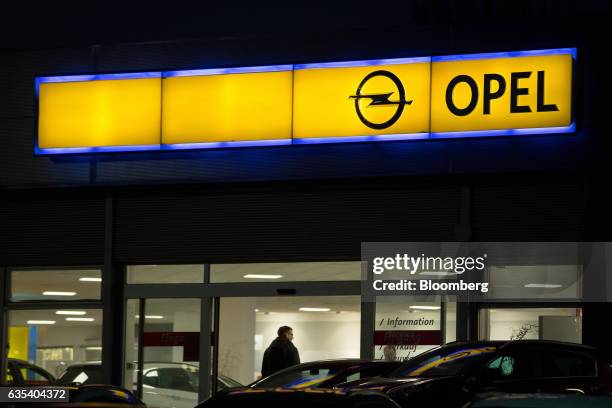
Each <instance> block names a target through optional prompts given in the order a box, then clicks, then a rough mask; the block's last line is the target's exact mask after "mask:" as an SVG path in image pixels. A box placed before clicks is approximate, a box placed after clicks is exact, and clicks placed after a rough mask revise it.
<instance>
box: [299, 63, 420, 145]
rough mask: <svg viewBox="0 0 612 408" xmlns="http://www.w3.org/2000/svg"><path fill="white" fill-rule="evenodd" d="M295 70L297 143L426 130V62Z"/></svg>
mask: <svg viewBox="0 0 612 408" xmlns="http://www.w3.org/2000/svg"><path fill="white" fill-rule="evenodd" d="M393 62H394V63H393V64H381V65H374V66H372V65H365V66H358V67H354V66H353V67H335V66H334V64H330V65H325V64H322V65H320V66H316V65H315V66H309V65H306V66H304V68H303V69H297V70H296V71H295V74H294V75H295V79H294V84H295V85H294V96H293V137H294V138H297V139H306V138H327V137H350V136H363V135H388V134H415V133H428V132H429V88H430V78H429V75H430V71H431V66H430V62H429V58H426V59H424V58H420V59H414V60H412V61H411V60H404V61H403V60H396V61H393Z"/></svg>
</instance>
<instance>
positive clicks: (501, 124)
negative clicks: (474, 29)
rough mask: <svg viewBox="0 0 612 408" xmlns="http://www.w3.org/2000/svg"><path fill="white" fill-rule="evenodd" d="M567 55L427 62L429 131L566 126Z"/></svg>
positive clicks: (568, 121)
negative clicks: (428, 73) (430, 72)
mask: <svg viewBox="0 0 612 408" xmlns="http://www.w3.org/2000/svg"><path fill="white" fill-rule="evenodd" d="M572 62H573V60H572V55H570V54H558V55H539V56H525V57H515V58H490V59H474V60H472V59H468V60H459V61H455V60H452V59H449V60H442V61H438V62H433V64H432V76H433V78H434V80H433V81H432V83H431V131H432V132H456V131H469V130H491V129H525V128H548V127H561V126H569V125H570V124H571V121H572V115H571V112H572V110H571V105H572V92H571V83H572Z"/></svg>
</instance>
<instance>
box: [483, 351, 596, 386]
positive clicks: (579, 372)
mask: <svg viewBox="0 0 612 408" xmlns="http://www.w3.org/2000/svg"><path fill="white" fill-rule="evenodd" d="M596 373H597V371H596V363H595V359H593V358H592V357H590V356H588V355H583V354H578V353H572V352H567V351H550V350H520V351H519V350H516V351H512V352H508V353H504V354H503V355H501V356H499V357H497V358H495V359H494V360H493V361H491V362H490V363H489V364H488V365H487V370H485V376H486V377H488V378H489V379H492V380H504V379H530V378H545V377H558V378H563V377H588V376H595V375H596Z"/></svg>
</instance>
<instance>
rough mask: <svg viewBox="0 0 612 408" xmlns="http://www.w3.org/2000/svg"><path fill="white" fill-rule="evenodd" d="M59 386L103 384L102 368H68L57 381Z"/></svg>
mask: <svg viewBox="0 0 612 408" xmlns="http://www.w3.org/2000/svg"><path fill="white" fill-rule="evenodd" d="M58 383H59V384H63V385H69V384H79V385H81V384H103V383H104V381H103V379H102V367H99V366H98V367H68V369H67V370H66V371H65V372H64V374H63V375H62V376H61V377H60V379H59V380H58Z"/></svg>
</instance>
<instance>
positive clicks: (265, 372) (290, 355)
mask: <svg viewBox="0 0 612 408" xmlns="http://www.w3.org/2000/svg"><path fill="white" fill-rule="evenodd" d="M277 334H278V337H277V338H275V339H274V340H273V341H272V343H270V346H269V347H268V348H267V349H266V351H265V352H264V355H263V364H262V365H261V375H262V377H267V376H269V375H270V374H274V373H275V372H277V371H280V370H282V369H283V368H287V367H291V366H294V365H296V364H300V354H299V353H298V350H297V348H295V346H294V345H293V343H292V342H291V341H292V340H293V329H292V328H291V327H289V326H283V327H281V328H279V329H278V331H277Z"/></svg>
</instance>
